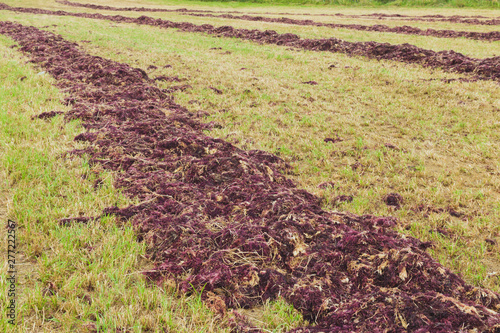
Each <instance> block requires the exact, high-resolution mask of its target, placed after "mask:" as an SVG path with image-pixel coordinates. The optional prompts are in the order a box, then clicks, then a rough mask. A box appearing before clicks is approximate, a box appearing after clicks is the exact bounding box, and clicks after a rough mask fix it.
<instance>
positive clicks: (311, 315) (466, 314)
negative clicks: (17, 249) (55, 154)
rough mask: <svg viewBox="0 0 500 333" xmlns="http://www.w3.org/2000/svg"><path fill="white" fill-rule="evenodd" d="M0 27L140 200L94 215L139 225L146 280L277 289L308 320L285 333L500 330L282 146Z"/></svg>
mask: <svg viewBox="0 0 500 333" xmlns="http://www.w3.org/2000/svg"><path fill="white" fill-rule="evenodd" d="M0 33H2V34H4V35H7V36H10V37H12V38H13V39H14V40H15V41H17V42H18V43H19V45H20V46H21V47H20V50H21V51H22V52H24V53H26V54H29V55H30V57H31V62H33V63H36V64H39V65H40V66H42V67H43V68H44V69H45V70H46V71H47V72H48V73H50V74H51V75H53V76H54V77H55V79H56V80H57V85H58V86H59V87H60V88H64V89H65V90H66V91H68V93H69V97H67V98H66V100H65V101H66V103H67V104H68V105H72V110H71V111H69V112H67V113H66V115H65V116H66V117H67V118H69V119H72V118H79V119H81V120H82V121H83V126H84V128H85V129H86V132H84V133H82V134H80V135H78V136H77V138H75V139H76V140H80V141H85V142H89V143H90V145H89V146H88V148H85V149H83V150H77V151H73V153H74V154H84V153H85V154H88V156H89V158H90V163H92V164H98V165H101V166H102V167H103V168H105V169H108V170H112V171H114V172H115V173H116V186H118V187H120V188H122V189H123V190H124V193H126V194H127V195H129V196H130V197H134V198H138V199H140V201H141V202H140V203H139V204H137V205H133V206H130V207H126V208H118V207H110V208H108V209H106V210H105V212H104V213H105V214H115V215H116V216H118V217H119V218H122V219H130V220H131V221H133V223H134V224H135V225H136V226H137V227H138V231H139V235H138V237H139V240H141V241H145V242H146V243H147V245H148V254H149V257H150V258H151V259H152V260H153V261H154V262H156V267H155V269H154V270H151V271H148V272H147V273H146V275H147V276H148V277H149V278H151V279H153V280H155V281H162V280H166V279H168V280H174V281H175V282H176V283H177V285H178V286H179V288H180V289H181V290H183V291H184V292H187V293H189V292H193V289H197V290H203V295H204V298H205V300H206V302H207V303H208V304H209V305H211V306H213V307H214V309H215V310H216V311H218V312H220V314H221V315H223V314H224V313H225V309H226V308H231V307H233V308H234V307H244V308H250V307H253V306H255V305H257V304H260V303H262V302H263V301H265V300H268V299H274V298H276V297H277V296H279V295H280V296H282V297H284V298H285V299H286V300H287V301H288V302H290V303H291V304H293V306H294V307H295V308H296V309H298V310H299V311H300V312H301V313H302V314H303V315H304V317H305V318H306V319H308V320H310V321H311V322H314V323H315V326H314V327H305V328H299V329H296V330H295V331H294V332H352V331H369V330H373V331H391V332H403V331H415V332H452V331H466V330H480V331H483V332H499V330H500V315H499V314H498V311H500V296H499V295H498V294H496V293H494V292H492V291H489V290H486V289H482V288H478V287H474V286H471V285H469V284H467V283H465V282H464V281H463V280H462V279H461V278H460V277H459V276H457V275H456V274H453V273H452V272H450V271H449V270H448V269H446V268H444V267H443V266H442V265H440V264H439V263H438V262H436V261H435V260H434V259H432V258H431V257H430V256H429V254H427V253H426V251H425V250H426V248H428V247H429V246H430V244H428V243H423V242H421V241H419V240H417V239H415V238H411V237H405V236H403V235H400V234H398V233H396V232H395V231H394V230H393V228H392V227H393V226H394V225H395V224H396V223H397V221H396V220H395V219H394V218H391V217H377V216H372V215H365V216H355V215H352V214H348V213H333V212H327V211H324V210H322V209H321V208H320V203H319V199H318V198H317V197H315V196H313V195H311V194H310V193H308V192H306V191H304V190H301V189H298V188H296V187H295V185H294V184H293V183H292V182H291V181H290V180H289V179H287V178H286V177H285V176H284V173H285V172H286V170H287V165H286V164H285V163H284V162H283V161H282V160H281V159H280V158H278V157H276V156H274V155H271V154H268V153H266V152H262V151H243V150H241V149H238V148H237V147H235V146H233V145H231V144H230V143H228V142H225V141H223V140H220V139H215V138H211V137H208V136H207V135H205V134H203V132H202V130H203V129H204V128H207V125H206V124H202V123H201V122H200V121H199V120H198V119H197V117H196V115H193V114H191V113H189V112H188V111H187V110H186V109H185V108H183V107H181V106H179V105H177V104H175V103H174V102H173V100H172V98H171V97H170V96H169V95H166V94H165V93H164V92H162V91H161V90H160V89H158V88H157V87H156V85H155V83H154V80H151V79H150V78H149V77H148V75H147V74H146V73H145V72H144V71H143V70H141V69H137V68H132V67H130V66H129V65H127V64H122V63H117V62H114V61H111V60H108V59H103V58H100V57H95V56H91V55H88V54H86V53H84V52H83V51H81V50H80V49H79V48H78V46H77V44H75V43H71V42H68V41H65V40H64V39H63V38H62V37H61V36H58V35H55V34H52V33H50V32H46V31H41V30H39V29H36V28H34V27H26V26H22V25H20V24H16V23H11V22H0ZM68 222H69V221H68ZM222 302H223V303H224V304H222Z"/></svg>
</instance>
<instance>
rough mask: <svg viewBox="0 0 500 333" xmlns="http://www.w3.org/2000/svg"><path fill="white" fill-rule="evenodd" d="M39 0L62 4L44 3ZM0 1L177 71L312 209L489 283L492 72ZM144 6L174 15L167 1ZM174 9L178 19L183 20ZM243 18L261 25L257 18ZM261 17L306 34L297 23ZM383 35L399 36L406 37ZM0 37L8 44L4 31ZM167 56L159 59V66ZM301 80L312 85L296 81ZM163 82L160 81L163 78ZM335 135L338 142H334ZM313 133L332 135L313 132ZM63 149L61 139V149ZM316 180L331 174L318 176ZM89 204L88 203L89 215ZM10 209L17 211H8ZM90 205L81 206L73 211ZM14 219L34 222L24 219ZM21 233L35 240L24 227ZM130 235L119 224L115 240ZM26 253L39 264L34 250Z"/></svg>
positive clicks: (108, 52) (100, 50) (484, 48)
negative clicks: (388, 220)
mask: <svg viewBox="0 0 500 333" xmlns="http://www.w3.org/2000/svg"><path fill="white" fill-rule="evenodd" d="M6 3H8V4H12V5H20V4H22V3H25V2H21V1H6ZM26 3H28V5H29V2H28V1H26ZM106 3H107V4H108V3H109V4H110V5H113V3H112V2H106ZM34 5H35V6H40V7H42V5H41V4H37V3H34ZM115 5H116V3H115ZM47 7H52V8H61V9H63V10H67V11H72V10H71V8H69V7H63V6H62V5H60V4H56V3H54V4H49V5H48V6H47ZM73 11H85V10H83V9H82V10H74V9H73ZM89 12H93V11H89ZM0 14H1V15H2V18H1V20H7V19H14V20H15V21H17V22H20V23H23V24H33V25H35V26H39V27H42V26H45V25H51V24H56V25H57V26H56V27H49V28H46V29H48V30H52V31H55V32H57V33H60V34H62V35H63V36H64V37H65V38H67V39H70V40H74V41H77V42H79V41H81V40H88V41H90V43H88V44H83V45H85V48H86V49H87V50H88V51H89V52H91V53H92V54H96V55H101V56H104V57H106V58H111V59H115V60H118V61H120V62H130V63H131V64H133V65H134V66H137V67H139V68H143V69H145V70H146V69H147V68H148V67H149V65H155V66H157V67H158V68H157V69H150V70H149V71H148V72H149V74H150V75H151V76H152V77H154V76H156V75H167V76H169V77H172V76H179V78H180V79H181V80H183V82H182V84H184V83H185V84H188V85H190V86H191V88H190V89H187V90H185V91H178V92H176V93H175V96H176V98H177V100H178V103H180V104H181V105H185V106H187V107H189V108H191V110H192V111H199V110H204V111H207V112H208V113H209V114H210V118H209V119H210V120H215V121H217V122H218V123H219V124H220V125H221V126H222V128H221V129H214V130H212V131H211V132H210V136H219V137H221V138H224V139H226V140H231V141H232V142H234V143H235V144H237V145H239V146H240V147H242V148H245V149H255V148H257V149H263V150H266V151H270V152H274V153H276V154H279V155H280V156H282V157H283V158H285V159H286V160H287V161H288V162H289V163H290V164H291V165H292V166H293V167H294V168H295V170H296V172H295V176H294V177H293V178H294V179H295V180H296V181H297V182H298V184H300V185H299V186H300V187H302V188H306V189H307V190H308V191H310V192H312V193H315V194H317V195H318V196H320V197H322V198H323V199H324V208H326V209H335V210H347V211H352V212H355V213H358V214H363V213H370V214H375V215H395V216H397V217H399V218H400V221H401V222H400V225H399V226H398V229H399V231H400V232H402V233H406V234H409V235H413V236H416V237H417V238H420V239H422V240H431V241H433V242H434V243H435V244H436V246H435V247H434V248H433V249H431V250H430V253H432V254H433V256H435V257H436V258H438V259H439V260H440V262H441V263H443V264H444V265H445V266H447V267H450V268H451V269H452V270H453V271H455V272H458V273H461V274H462V275H463V276H464V277H465V278H466V280H468V281H469V282H471V283H474V284H476V285H481V286H486V287H488V288H491V289H492V290H496V291H498V290H499V289H500V284H499V279H498V276H496V275H495V274H494V273H495V272H498V271H499V270H500V269H499V262H500V258H499V256H498V252H499V247H498V242H499V233H500V228H499V222H498V221H499V218H500V216H499V214H500V206H499V205H498V202H499V183H498V176H499V164H498V160H499V159H498V157H499V146H498V142H499V136H498V128H499V126H500V123H499V121H500V119H499V118H500V116H499V107H500V105H499V104H498V99H497V98H495V96H498V95H499V93H500V92H499V88H498V84H497V83H494V82H472V83H460V82H453V83H450V84H447V83H444V82H440V81H425V80H430V79H436V78H455V77H458V76H457V75H455V74H448V73H444V72H440V71H439V70H428V69H422V68H420V67H419V66H414V65H412V66H405V65H402V64H397V63H392V62H388V61H382V62H376V61H371V60H366V59H363V58H349V57H346V56H343V55H338V54H329V53H321V54H316V53H310V52H300V51H294V50H286V49H283V48H280V47H275V46H261V45H255V44H252V43H251V42H242V41H237V40H232V39H215V38H213V37H210V36H203V35H196V34H186V33H179V32H176V31H165V30H160V29H157V28H151V27H145V26H135V25H129V24H119V25H117V24H115V23H111V24H110V23H107V22H98V21H89V20H85V19H75V18H71V19H68V18H60V17H48V16H42V15H27V14H15V15H13V14H12V13H9V12H1V13H0ZM107 14H110V13H107ZM121 14H122V15H128V14H123V13H121ZM130 15H133V16H139V15H140V14H130ZM147 15H148V16H153V14H152V13H147ZM154 16H155V17H163V18H166V19H170V20H174V19H173V18H172V16H171V14H159V13H155V14H154ZM173 17H175V15H173ZM178 17H179V19H178V20H179V21H191V19H188V18H187V17H185V16H182V17H181V16H180V15H179V16H178ZM39 19H42V20H43V21H42V22H40V21H39ZM194 20H199V21H194ZM325 20H326V19H325ZM192 22H197V23H201V22H203V23H211V24H215V23H216V22H217V23H218V24H219V25H226V24H230V25H233V26H236V25H237V24H236V22H235V21H233V20H227V21H225V20H219V19H216V18H211V19H210V20H207V19H206V18H199V19H198V18H196V19H193V21H192ZM250 23H251V22H242V23H241V27H247V26H248V27H252V25H247V24H250ZM384 23H385V21H384ZM426 24H427V23H426ZM412 25H413V23H412ZM254 27H258V28H260V29H262V25H255V26H254ZM266 27H269V28H272V29H274V30H276V31H279V32H292V33H299V34H301V33H302V32H304V34H305V35H307V34H308V33H309V32H307V30H308V29H307V28H302V27H300V28H298V27H293V26H286V27H285V26H283V25H278V24H269V25H266ZM460 27H461V28H462V26H460ZM477 28H478V29H479V28H485V27H477ZM301 29H303V30H301ZM477 31H480V30H477ZM323 33H324V32H321V33H320V35H321V34H323ZM350 33H351V34H353V37H352V38H353V39H357V38H360V37H359V36H356V34H357V32H356V33H354V32H350ZM331 34H332V32H331V31H330V32H329V35H328V36H330V35H331ZM383 35H387V34H379V35H368V36H367V37H366V38H370V39H371V40H375V41H380V39H378V36H383ZM307 36H310V35H307ZM316 36H319V35H316ZM323 36H324V35H323ZM336 36H337V35H336ZM384 38H394V39H393V40H399V42H405V41H407V40H408V36H391V37H384ZM460 42H461V43H462V44H460V45H461V46H460V47H462V48H463V50H466V51H469V50H471V49H473V51H469V53H468V54H473V55H475V56H478V57H479V56H480V55H479V54H483V55H486V56H491V55H493V54H491V53H493V52H495V51H494V48H495V47H494V46H491V43H476V42H471V41H460ZM3 43H7V44H4V45H8V42H7V40H6V39H4V40H3ZM422 43H424V41H422ZM432 43H433V48H435V49H440V48H448V49H454V48H453V45H454V43H449V44H448V42H445V41H433V42H432ZM218 47H220V48H221V49H216V48H218ZM213 48H215V49H213ZM117 50H119V51H117ZM145 51H148V52H145ZM6 52H9V53H8V57H9V58H10V57H15V55H14V54H13V51H10V50H7V49H6ZM167 64H169V65H171V66H172V67H171V68H162V66H164V65H167ZM330 65H334V66H333V67H330ZM242 68H245V69H242ZM30 75H31V76H34V73H33V72H32V73H30ZM31 76H30V77H31ZM310 81H315V82H317V83H318V85H307V84H303V82H310ZM380 83H382V84H380ZM171 85H172V84H169V83H160V86H161V87H164V88H168V87H169V86H171ZM176 85H179V83H176ZM209 87H215V88H217V89H219V90H220V91H222V94H221V95H219V94H217V93H215V92H214V90H213V89H210V88H209ZM59 107H60V106H59ZM37 108H38V109H37V111H38V110H39V108H40V107H37ZM23 126H28V125H27V124H23ZM337 135H339V137H340V138H341V139H342V141H338V142H335V141H336V140H335V139H336V138H337ZM68 136H69V138H68V140H69V139H71V135H68ZM325 138H332V139H333V140H332V141H329V142H324V139H325ZM64 150H68V148H64V149H62V148H61V151H64ZM327 182H333V183H335V185H334V186H332V187H329V186H328V185H323V186H321V187H322V188H318V186H319V185H320V184H325V183H327ZM391 192H397V193H400V194H401V195H402V196H403V198H404V203H403V205H402V208H401V209H400V210H394V209H393V208H391V207H388V206H386V205H385V204H384V203H383V200H382V198H383V197H384V195H386V194H388V193H391ZM340 195H352V196H353V201H352V202H335V198H338V197H339V196H340ZM12 196H13V194H11V197H12ZM103 205H104V206H105V204H103ZM108 205H109V203H108ZM104 206H101V207H104ZM18 207H21V208H18V210H22V209H23V208H22V206H18ZM97 211H99V209H98V208H95V211H94V214H95V212H97ZM450 213H451V214H450ZM11 214H13V215H15V216H16V217H18V218H19V217H22V216H19V214H20V213H19V211H13V212H12V213H11ZM92 214H93V213H92V211H91V210H89V209H85V215H92ZM62 215H63V214H61V216H62ZM453 215H455V216H453ZM54 218H57V217H53V218H52V220H48V221H47V223H48V224H47V226H45V227H43V228H48V227H49V224H50V222H51V221H52V222H53V219H54ZM22 219H23V220H26V223H28V221H31V222H32V223H33V222H34V218H26V217H23V218H22ZM84 229H86V228H84ZM122 231H123V230H121V231H120V230H116V232H122ZM25 237H27V238H26V239H32V240H33V241H39V240H38V238H36V237H35V236H30V237H32V238H29V237H28V236H25ZM101 237H102V238H104V239H107V238H108V237H110V238H111V236H108V235H102V236H101ZM132 238H133V236H132V235H131V234H130V236H129V238H128V239H129V240H131V239H132ZM30 251H31V250H29V249H26V253H27V254H28V256H30V257H36V256H34V255H33V253H32V252H30ZM56 258H57V257H56ZM76 260H81V259H76ZM34 262H38V263H39V264H40V265H42V263H41V261H40V260H38V261H36V260H35V259H34ZM125 265H127V263H126V264H125ZM40 267H43V265H42V266H40ZM129 268H130V267H129ZM130 269H132V270H137V269H136V268H133V267H132V268H130ZM55 274H56V275H57V274H61V273H60V272H58V273H55ZM42 281H43V280H42ZM44 282H45V281H44ZM39 283H40V282H39ZM42 287H44V286H43V283H42V286H41V287H39V288H42ZM35 289H36V288H35ZM39 291H40V293H42V291H41V290H39ZM149 292H150V291H148V293H149ZM132 294H133V292H131V293H130V295H132ZM151 294H153V292H152V291H151ZM41 308H44V307H43V306H41ZM28 317H29V315H28ZM56 318H57V317H56ZM32 319H33V320H35V319H34V318H32ZM47 327H50V326H47Z"/></svg>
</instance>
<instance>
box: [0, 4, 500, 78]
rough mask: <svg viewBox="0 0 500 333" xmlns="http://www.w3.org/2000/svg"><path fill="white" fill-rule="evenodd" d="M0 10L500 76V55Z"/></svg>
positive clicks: (120, 18)
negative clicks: (478, 56)
mask: <svg viewBox="0 0 500 333" xmlns="http://www.w3.org/2000/svg"><path fill="white" fill-rule="evenodd" d="M0 10H12V11H16V12H22V13H32V14H46V15H58V16H74V17H83V18H90V19H98V20H108V21H113V22H122V23H136V24H141V25H150V26H155V27H160V28H177V29H180V30H181V31H185V32H202V33H207V34H211V35H214V36H217V37H233V38H240V39H245V40H251V41H255V42H259V43H265V44H275V45H282V46H288V47H294V48H300V49H305V50H311V51H328V52H339V53H344V54H348V55H352V56H364V57H368V58H373V59H378V60H382V59H385V60H394V61H400V62H404V63H410V64H420V65H422V66H425V67H431V68H441V69H443V70H446V71H449V72H455V73H463V74H471V75H472V76H473V77H474V79H483V80H484V79H488V80H496V81H499V80H500V56H498V57H493V58H485V59H476V58H471V57H467V56H465V55H463V54H461V53H458V52H455V51H453V50H450V51H439V52H436V51H432V50H426V49H423V48H420V47H417V46H414V45H410V44H402V45H392V44H388V43H378V42H348V41H344V40H341V39H338V38H327V39H306V38H300V37H299V36H297V35H295V34H291V33H285V34H279V33H277V32H276V31H273V30H265V31H260V30H256V29H254V30H248V29H236V28H233V27H231V26H221V27H214V26H213V25H210V24H203V25H196V24H193V23H189V22H172V21H168V20H162V19H155V18H152V17H148V16H141V17H138V18H135V17H125V16H120V15H113V16H111V15H102V14H98V13H94V14H90V13H70V12H65V11H51V10H46V9H38V8H22V7H11V6H8V5H6V4H2V3H0Z"/></svg>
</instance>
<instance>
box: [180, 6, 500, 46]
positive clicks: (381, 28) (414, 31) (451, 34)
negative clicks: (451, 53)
mask: <svg viewBox="0 0 500 333" xmlns="http://www.w3.org/2000/svg"><path fill="white" fill-rule="evenodd" d="M182 14H183V15H190V16H200V17H217V18H226V19H237V20H246V21H257V22H272V23H285V24H294V25H311V26H316V27H327V28H334V29H339V28H340V29H350V30H359V31H375V32H391V33H396V34H405V35H420V36H432V37H440V38H469V39H475V40H485V41H496V40H500V32H499V31H491V32H475V31H455V30H435V29H425V30H423V29H420V28H417V27H410V26H407V25H405V26H401V27H389V26H387V25H383V24H377V25H361V24H340V23H321V22H314V21H312V20H295V19H291V18H287V17H282V18H271V17H262V16H249V15H240V16H238V15H232V14H223V15H214V14H201V13H182Z"/></svg>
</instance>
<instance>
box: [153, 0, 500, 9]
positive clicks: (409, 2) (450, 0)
mask: <svg viewBox="0 0 500 333" xmlns="http://www.w3.org/2000/svg"><path fill="white" fill-rule="evenodd" d="M150 1H152V2H157V3H160V4H162V3H166V2H170V0H150ZM186 1H193V2H202V3H203V2H212V3H238V2H239V3H257V4H266V5H296V6H298V5H311V6H323V7H331V6H346V7H357V6H359V7H374V8H380V9H383V8H387V7H403V8H404V7H423V8H435V7H441V8H500V2H499V1H497V0H186ZM178 2H179V3H181V2H182V1H178Z"/></svg>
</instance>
